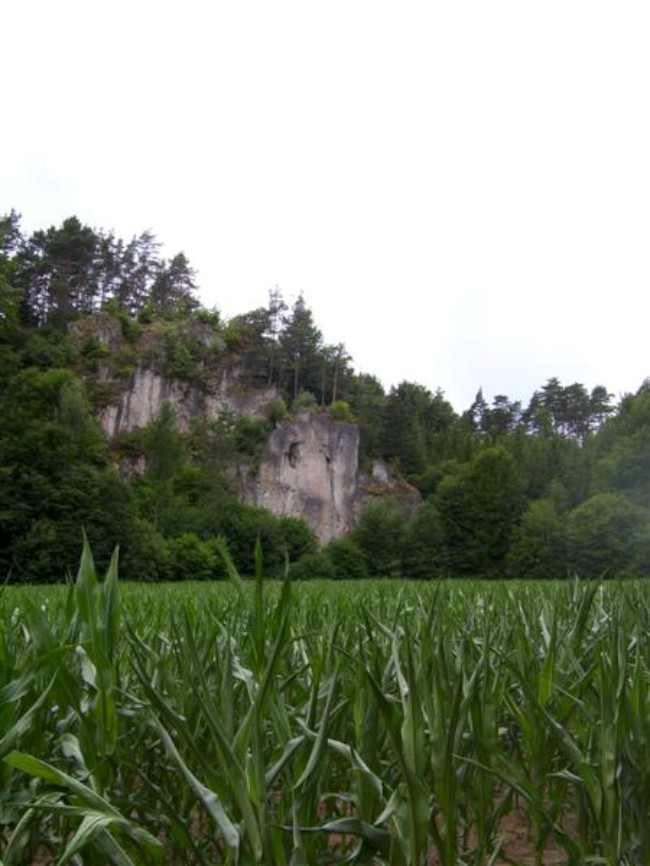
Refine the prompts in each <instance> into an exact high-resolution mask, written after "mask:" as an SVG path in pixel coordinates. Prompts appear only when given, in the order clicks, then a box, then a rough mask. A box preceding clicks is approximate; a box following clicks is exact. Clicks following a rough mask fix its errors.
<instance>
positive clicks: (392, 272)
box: [0, 0, 650, 411]
mask: <svg viewBox="0 0 650 866" xmlns="http://www.w3.org/2000/svg"><path fill="white" fill-rule="evenodd" d="M2 31H3V40H2V41H3V66H4V69H5V78H4V87H3V97H2V118H3V131H2V134H1V135H0V212H8V211H9V210H10V209H11V208H12V207H13V208H15V209H16V210H17V211H18V212H20V213H22V215H23V222H22V225H23V229H24V230H26V231H28V232H29V231H32V230H35V229H39V228H46V227H48V226H49V225H53V224H54V225H59V224H60V223H61V222H62V221H63V219H65V218H66V217H68V216H71V215H76V216H78V217H79V219H80V220H82V221H83V222H84V223H86V224H89V225H91V226H93V227H95V228H102V229H113V230H114V231H115V232H116V234H117V235H118V236H119V237H122V238H125V239H129V238H131V237H132V236H133V235H134V234H139V233H141V232H142V231H144V230H146V229H151V230H153V232H154V233H155V235H156V236H157V238H158V240H159V241H161V242H162V244H163V247H162V252H163V254H164V255H166V256H169V257H170V256H172V255H174V254H175V253H177V252H179V251H183V252H185V253H186V255H187V256H188V257H189V259H190V262H191V263H192V265H193V266H194V268H195V269H196V270H197V272H198V283H199V285H200V287H201V300H202V302H203V303H204V304H205V305H206V306H208V307H213V306H217V307H218V308H219V309H220V311H221V312H222V314H223V315H224V316H226V317H230V316H233V315H236V314H238V313H243V312H246V311H248V310H251V309H254V308H256V307H259V306H263V305H264V304H266V302H267V299H268V292H269V289H271V288H273V287H279V288H280V289H281V291H282V292H283V294H284V296H285V298H286V299H287V300H288V301H289V302H292V301H293V300H294V299H295V298H296V297H297V295H298V293H299V292H304V296H305V299H306V302H307V304H308V306H309V307H310V308H311V309H312V311H313V313H314V318H315V320H316V323H317V324H318V325H319V326H320V328H321V330H322V331H323V335H324V338H325V339H326V341H327V342H331V343H338V342H343V343H345V345H346V347H347V349H348V351H349V352H350V354H351V355H352V357H353V359H354V366H355V368H356V369H357V370H358V371H360V372H364V373H372V374H374V375H376V376H378V377H379V378H380V379H381V381H382V382H383V384H384V385H385V387H387V388H388V387H390V386H391V385H394V384H398V383H399V382H400V381H403V380H405V379H406V380H409V381H415V382H419V383H420V384H422V385H425V386H426V387H427V388H430V389H431V390H435V389H437V388H441V389H442V390H443V391H444V392H445V394H446V396H447V398H448V399H449V400H450V401H451V402H452V403H453V404H454V406H455V408H456V409H457V410H459V411H461V410H463V409H465V408H467V407H468V406H469V404H470V403H471V402H472V400H473V397H474V395H475V394H476V392H477V390H478V389H479V388H481V387H482V388H483V392H484V394H485V396H486V397H487V398H488V399H491V398H492V397H494V396H495V395H496V394H506V395H508V396H509V397H510V398H512V399H521V400H523V401H524V402H525V403H526V402H527V401H528V399H529V398H530V396H531V394H532V393H533V391H534V390H535V389H536V388H539V387H541V386H542V385H543V384H544V383H545V382H546V381H547V380H548V379H549V378H550V377H552V376H557V377H558V378H559V379H560V380H561V382H562V383H563V384H565V385H568V384H571V383H573V382H581V383H583V384H584V385H585V386H586V387H588V388H593V387H594V386H595V385H599V384H603V385H605V386H606V387H607V388H608V389H609V390H610V391H611V392H612V393H613V394H614V395H615V396H616V397H618V396H620V395H622V394H623V393H626V392H633V391H636V390H637V389H638V388H639V386H640V385H641V383H642V382H643V380H644V379H645V378H646V377H647V376H650V351H649V349H648V344H649V340H648V322H649V319H650V317H649V313H650V291H649V289H650V110H649V108H650V99H649V97H650V52H649V51H648V48H647V46H648V44H650V4H648V3H647V2H646V0H644V2H634V0H630V2H627V0H622V2H616V3H615V2H613V0H612V2H600V0H589V2H583V0H544V2H537V0H535V2H533V0H476V2H474V0H444V2H442V0H441V2H436V0H429V2H415V0H400V2H390V3H389V2H384V0H345V2H343V0H327V2H312V0H299V2H298V0H237V2H235V0H229V2H224V0H212V2H209V3H208V2H203V0H201V2H200V0H184V2H182V3H178V2H176V3H169V2H165V0H158V2H148V0H129V2H124V0H112V2H110V3H107V2H104V0H93V2H88V0H57V2H55V3H53V2H51V0H21V2H13V3H6V4H5V8H3V12H2Z"/></svg>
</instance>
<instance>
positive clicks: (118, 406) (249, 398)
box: [99, 363, 278, 436]
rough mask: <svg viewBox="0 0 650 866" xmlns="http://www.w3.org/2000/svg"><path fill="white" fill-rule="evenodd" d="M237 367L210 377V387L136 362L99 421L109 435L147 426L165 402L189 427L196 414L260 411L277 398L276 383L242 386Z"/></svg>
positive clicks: (180, 422)
mask: <svg viewBox="0 0 650 866" xmlns="http://www.w3.org/2000/svg"><path fill="white" fill-rule="evenodd" d="M238 378H239V376H238V370H237V368H236V367H226V368H224V369H223V370H221V371H220V372H219V374H218V375H214V376H212V377H211V379H210V381H209V383H208V387H207V388H197V387H196V386H194V385H192V384H191V383H188V382H183V381H179V380H178V379H173V378H170V377H168V376H165V375H164V374H163V373H160V372H158V371H157V370H155V369H152V368H151V367H150V366H148V365H147V364H145V363H140V364H138V365H137V367H136V368H135V370H134V371H133V373H132V375H131V376H130V377H129V379H128V382H127V383H126V385H125V387H124V389H123V390H122V392H121V394H120V395H119V397H118V400H117V401H116V402H114V403H110V404H109V405H107V406H105V407H104V408H103V409H102V410H101V411H100V413H99V422H100V424H101V426H102V429H103V430H104V432H105V433H106V434H107V435H108V436H116V435H117V434H118V433H122V432H128V431H130V430H134V429H136V428H138V427H146V426H147V424H150V423H151V422H152V421H154V420H155V419H156V418H157V417H158V416H159V415H160V410H161V409H162V405H163V403H164V402H169V403H170V404H171V405H172V406H173V407H174V410H175V412H176V418H177V422H178V428H179V430H181V431H182V432H185V431H187V429H188V428H189V425H190V422H191V420H192V419H193V418H198V417H203V418H206V419H207V420H208V421H212V420H214V419H215V418H217V417H218V416H219V415H220V414H222V413H223V412H226V411H227V412H232V413H233V414H235V415H260V414H262V412H263V409H264V407H265V406H267V405H268V404H269V403H271V402H273V400H277V399H278V392H277V389H276V388H275V386H272V387H269V388H264V389H250V388H248V389H247V388H243V387H241V386H240V385H239V382H238Z"/></svg>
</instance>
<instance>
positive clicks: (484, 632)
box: [0, 548, 650, 866]
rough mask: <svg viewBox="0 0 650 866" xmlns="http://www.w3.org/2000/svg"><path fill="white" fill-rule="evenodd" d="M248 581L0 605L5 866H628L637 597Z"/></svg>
mask: <svg viewBox="0 0 650 866" xmlns="http://www.w3.org/2000/svg"><path fill="white" fill-rule="evenodd" d="M257 572H258V573H257V577H256V580H254V581H246V582H244V581H242V580H241V579H240V578H239V576H238V575H237V574H236V572H235V571H234V569H233V568H232V566H230V577H231V580H230V582H229V583H227V584H226V583H220V584H211V585H205V584H184V585H167V586H160V585H159V586H154V585H138V586H136V585H128V586H120V585H119V584H118V580H117V563H116V561H115V560H114V561H113V563H112V564H111V567H110V568H109V570H108V572H107V574H106V577H105V578H104V579H102V580H99V579H98V578H97V575H96V572H95V568H94V565H93V562H92V557H91V554H90V551H89V550H88V548H86V549H85V551H84V554H83V557H82V561H81V565H80V569H79V573H78V576H77V578H76V580H75V581H74V582H72V583H71V584H70V585H69V586H68V587H66V588H63V587H58V588H47V587H30V588H27V587H23V588H10V587H5V589H4V590H3V591H2V595H0V622H1V631H0V759H1V760H0V774H1V775H0V864H2V866H16V864H20V866H25V864H50V863H52V864H54V863H58V864H66V863H70V864H83V866H94V864H102V866H104V864H116V866H127V864H128V866H130V864H159V863H164V864H197V866H198V864H201V866H208V864H210V866H213V864H242V866H248V864H258V863H259V864H265V866H312V864H335V863H359V864H362V863H365V864H373V866H381V864H395V866H425V864H439V866H462V864H466V866H471V864H492V866H496V864H506V863H510V864H536V866H541V864H551V863H552V864H560V863H562V864H570V866H574V864H575V866H578V864H594V866H595V864H604V866H614V864H630V866H632V864H634V866H648V864H650V832H649V831H650V817H649V816H650V641H649V640H648V635H649V631H650V605H649V604H648V600H647V588H646V585H645V584H643V583H638V582H629V583H615V582H612V583H580V582H578V581H575V582H571V581H565V582H557V583H548V584H539V583H537V584H533V583H519V582H513V583H507V584H506V583H488V582H481V581H475V582H470V581H467V582H455V583H454V582H435V583H427V584H411V583H401V582H395V581H386V582H383V581H376V582H374V583H373V582H368V581H362V582H354V583H353V582H350V583H345V582H343V583H336V584H325V583H308V584H307V583H306V584H295V585H292V584H291V583H290V582H288V581H287V582H284V583H278V582H268V583H267V582H265V581H263V579H262V573H261V572H262V566H261V557H260V555H259V552H258V556H257ZM513 828H516V831H517V832H516V834H515V833H514V831H513ZM515 842H516V844H515Z"/></svg>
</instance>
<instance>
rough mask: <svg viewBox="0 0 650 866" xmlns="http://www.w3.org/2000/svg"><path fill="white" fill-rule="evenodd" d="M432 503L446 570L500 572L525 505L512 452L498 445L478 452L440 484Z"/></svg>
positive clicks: (475, 572) (457, 571)
mask: <svg viewBox="0 0 650 866" xmlns="http://www.w3.org/2000/svg"><path fill="white" fill-rule="evenodd" d="M435 502H436V504H437V507H438V510H439V512H440V519H441V522H442V526H443V528H444V533H445V545H446V557H447V568H448V570H449V571H450V572H451V573H454V574H473V575H486V576H495V575H496V574H498V573H500V572H502V570H503V567H504V562H505V557H506V556H507V554H508V551H509V548H510V540H511V537H512V533H513V531H514V528H515V525H516V523H517V521H518V519H519V517H520V515H521V512H522V508H523V505H524V499H523V495H522V483H521V478H520V476H519V472H518V467H517V465H516V463H515V460H514V458H513V457H512V455H511V454H510V453H508V452H507V451H506V450H505V448H504V447H503V446H501V445H492V446H489V447H487V448H484V449H483V450H481V451H479V452H477V454H476V456H475V457H474V458H473V459H472V461H471V462H470V463H469V465H468V466H466V467H465V466H464V467H462V469H461V471H460V472H459V474H458V475H456V476H454V475H450V476H447V477H446V478H445V479H443V481H441V482H440V484H439V486H438V489H437V492H436V497H435Z"/></svg>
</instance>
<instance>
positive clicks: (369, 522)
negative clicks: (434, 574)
mask: <svg viewBox="0 0 650 866" xmlns="http://www.w3.org/2000/svg"><path fill="white" fill-rule="evenodd" d="M405 524H406V514H405V512H404V509H403V508H401V507H400V506H399V505H397V503H395V502H392V501H390V500H385V501H378V502H372V503H370V504H369V505H366V507H365V508H364V509H363V511H362V512H361V517H360V519H359V523H358V524H357V526H356V527H355V528H354V529H353V530H352V532H351V534H350V535H351V539H352V541H353V542H354V543H355V544H357V545H358V547H359V549H360V550H361V552H362V553H363V555H364V557H365V560H366V564H367V568H368V574H369V575H370V576H371V577H399V576H400V575H401V560H402V544H403V534H404V529H405Z"/></svg>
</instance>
